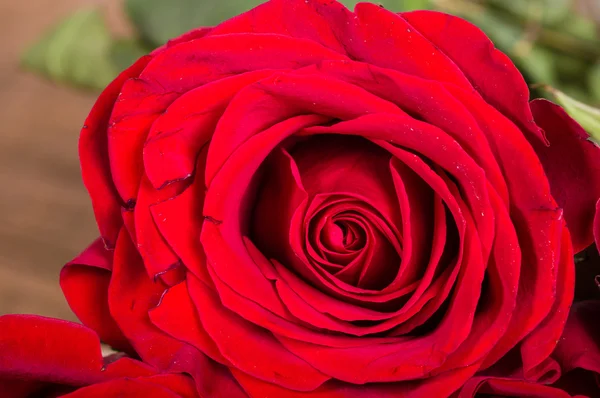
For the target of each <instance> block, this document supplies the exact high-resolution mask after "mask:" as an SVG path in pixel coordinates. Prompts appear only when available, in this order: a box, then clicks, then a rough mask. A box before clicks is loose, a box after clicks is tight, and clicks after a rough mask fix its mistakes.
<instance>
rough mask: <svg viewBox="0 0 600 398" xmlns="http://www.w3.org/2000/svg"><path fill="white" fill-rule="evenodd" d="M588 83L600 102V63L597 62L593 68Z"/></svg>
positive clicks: (596, 100)
mask: <svg viewBox="0 0 600 398" xmlns="http://www.w3.org/2000/svg"><path fill="white" fill-rule="evenodd" d="M588 84H589V87H590V91H591V93H592V96H593V97H594V101H595V102H597V103H600V63H597V64H596V65H594V67H593V68H592V69H591V71H590V75H589V77H588Z"/></svg>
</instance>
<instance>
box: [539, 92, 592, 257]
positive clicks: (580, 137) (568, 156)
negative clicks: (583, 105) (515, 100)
mask: <svg viewBox="0 0 600 398" xmlns="http://www.w3.org/2000/svg"><path fill="white" fill-rule="evenodd" d="M531 110H532V111H533V115H534V117H535V122H536V123H537V124H538V126H540V127H541V128H542V129H544V131H545V133H546V137H547V138H548V141H550V146H546V145H544V144H543V143H541V142H539V141H537V140H532V142H531V145H532V146H533V148H534V149H535V152H536V153H537V155H538V156H539V158H540V160H541V161H542V164H543V165H544V171H545V172H546V175H547V176H548V180H549V181H550V188H551V189H552V196H553V197H554V198H555V199H556V202H558V205H559V206H560V207H561V208H562V209H563V210H564V216H565V220H566V222H567V227H568V228H569V232H570V233H571V238H572V241H573V248H574V250H575V252H576V253H577V252H580V251H581V250H583V249H585V248H586V247H588V246H589V245H590V244H592V242H593V241H594V236H593V233H592V224H593V218H594V212H595V205H596V202H597V201H598V199H599V198H600V148H599V147H597V146H596V145H595V144H594V143H592V142H591V141H589V135H588V134H587V133H586V132H585V130H583V128H582V127H581V126H580V125H579V124H577V122H575V121H574V120H573V119H571V117H570V116H569V115H568V114H567V113H566V112H565V111H564V109H563V108H561V107H560V106H558V105H555V104H553V103H551V102H550V101H546V100H535V101H532V102H531Z"/></svg>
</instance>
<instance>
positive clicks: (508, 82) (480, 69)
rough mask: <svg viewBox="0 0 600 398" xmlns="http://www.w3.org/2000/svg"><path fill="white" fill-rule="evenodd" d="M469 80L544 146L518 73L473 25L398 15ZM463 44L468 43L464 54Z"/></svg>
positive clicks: (438, 16)
mask: <svg viewBox="0 0 600 398" xmlns="http://www.w3.org/2000/svg"><path fill="white" fill-rule="evenodd" d="M400 15H401V17H402V18H404V19H405V20H406V21H407V22H408V23H409V24H410V25H412V26H413V27H414V29H416V30H418V31H419V32H420V33H421V34H422V35H423V36H425V37H426V38H427V39H428V40H429V41H430V42H431V43H432V45H434V46H436V48H438V49H439V51H440V52H442V53H443V54H445V55H446V56H447V57H449V58H450V59H451V60H452V62H453V63H454V64H455V65H456V66H457V67H458V68H460V70H461V71H462V72H463V73H464V74H465V76H466V77H467V78H468V79H469V81H470V82H471V84H472V85H473V87H474V88H475V89H476V90H477V91H478V92H479V93H480V94H481V96H482V97H483V98H484V99H485V100H486V101H487V102H488V103H489V104H491V105H492V106H493V107H494V108H497V109H499V110H500V111H501V112H502V113H503V114H505V115H506V116H508V117H509V118H511V119H512V120H514V121H515V122H516V123H517V124H519V125H520V126H521V127H523V128H524V129H526V130H528V131H530V132H531V133H533V134H534V135H535V136H536V137H538V138H539V139H540V140H541V141H542V142H545V138H544V135H543V132H542V131H541V130H540V128H539V127H538V126H537V125H536V124H535V122H534V120H533V116H532V114H531V109H530V107H529V89H528V87H527V83H526V82H525V79H523V76H522V75H521V73H520V72H519V70H518V69H517V68H516V67H515V66H514V64H513V63H512V62H511V60H510V58H508V57H507V56H506V55H505V54H503V53H502V52H500V51H499V50H497V49H496V48H495V47H494V44H493V43H492V42H491V41H490V39H489V38H488V37H487V36H486V35H485V33H483V32H482V31H481V30H480V29H479V28H477V27H476V26H475V25H473V24H471V23H470V22H467V21H466V20H464V19H461V18H458V17H455V16H452V15H448V14H443V13H441V12H434V11H413V12H406V13H402V14H400ZM464 43H469V48H468V51H465V46H464Z"/></svg>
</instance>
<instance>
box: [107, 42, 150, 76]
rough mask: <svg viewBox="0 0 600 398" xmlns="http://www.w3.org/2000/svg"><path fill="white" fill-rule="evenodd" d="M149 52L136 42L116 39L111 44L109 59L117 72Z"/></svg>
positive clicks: (142, 44) (148, 49)
mask: <svg viewBox="0 0 600 398" xmlns="http://www.w3.org/2000/svg"><path fill="white" fill-rule="evenodd" d="M151 51H152V50H151V49H150V48H147V47H146V46H145V45H144V43H141V42H140V41H138V40H134V39H117V40H115V41H113V42H112V44H111V47H110V58H111V60H112V62H113V64H114V65H115V67H116V68H117V69H118V70H124V69H126V68H129V67H130V66H131V65H132V64H133V63H134V62H135V61H137V60H138V59H139V58H141V57H142V56H144V55H146V54H148V53H150V52H151Z"/></svg>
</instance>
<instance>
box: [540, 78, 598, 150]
mask: <svg viewBox="0 0 600 398" xmlns="http://www.w3.org/2000/svg"><path fill="white" fill-rule="evenodd" d="M544 89H545V90H546V91H548V93H550V94H551V95H552V97H553V98H554V100H555V101H556V102H557V103H558V104H559V105H561V106H562V107H563V108H565V111H567V113H568V114H569V115H570V116H571V117H572V118H573V119H575V120H576V121H577V123H579V124H580V125H581V127H583V128H584V129H585V131H587V133H588V134H589V135H590V141H593V142H595V143H596V144H597V145H600V109H598V108H594V107H591V106H589V105H587V104H584V103H583V102H579V101H577V100H575V99H573V98H571V97H569V96H568V95H567V94H565V93H563V92H562V91H559V90H557V89H555V88H553V87H550V86H544Z"/></svg>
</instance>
